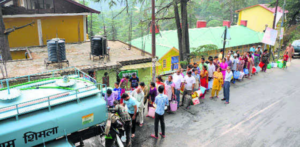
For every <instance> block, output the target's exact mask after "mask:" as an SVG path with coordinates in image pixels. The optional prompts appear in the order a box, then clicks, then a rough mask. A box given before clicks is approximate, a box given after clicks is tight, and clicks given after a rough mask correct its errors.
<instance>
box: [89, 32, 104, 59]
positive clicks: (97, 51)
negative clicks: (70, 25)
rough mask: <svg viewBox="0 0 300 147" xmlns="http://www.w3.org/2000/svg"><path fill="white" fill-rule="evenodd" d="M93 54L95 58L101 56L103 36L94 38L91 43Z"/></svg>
mask: <svg viewBox="0 0 300 147" xmlns="http://www.w3.org/2000/svg"><path fill="white" fill-rule="evenodd" d="M91 53H92V55H95V56H100V55H103V54H102V38H101V36H94V37H92V41H91Z"/></svg>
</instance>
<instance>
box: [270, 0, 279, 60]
mask: <svg viewBox="0 0 300 147" xmlns="http://www.w3.org/2000/svg"><path fill="white" fill-rule="evenodd" d="M277 8H278V0H276V6H275V15H274V20H273V29H274V30H275V26H276V16H277ZM276 38H277V36H276ZM274 48H275V45H274ZM271 52H272V48H271V47H270V51H269V57H270V55H271ZM272 57H273V60H274V56H273V53H272Z"/></svg>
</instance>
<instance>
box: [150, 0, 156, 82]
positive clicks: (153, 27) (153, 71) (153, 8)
mask: <svg viewBox="0 0 300 147" xmlns="http://www.w3.org/2000/svg"><path fill="white" fill-rule="evenodd" d="M151 27H152V62H153V65H152V82H155V72H156V70H155V67H156V66H155V62H156V57H155V56H156V53H155V52H156V49H155V0H152V22H151Z"/></svg>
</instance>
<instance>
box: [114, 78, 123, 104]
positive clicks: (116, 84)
mask: <svg viewBox="0 0 300 147" xmlns="http://www.w3.org/2000/svg"><path fill="white" fill-rule="evenodd" d="M114 91H117V92H118V98H117V100H118V101H119V102H120V99H121V91H122V89H121V88H120V87H119V83H118V82H116V83H115V88H114Z"/></svg>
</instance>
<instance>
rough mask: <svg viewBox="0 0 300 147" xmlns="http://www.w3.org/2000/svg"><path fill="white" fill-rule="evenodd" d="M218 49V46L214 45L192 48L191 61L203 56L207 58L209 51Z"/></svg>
mask: <svg viewBox="0 0 300 147" xmlns="http://www.w3.org/2000/svg"><path fill="white" fill-rule="evenodd" d="M217 49H218V46H216V45H214V44H206V45H201V46H199V47H197V48H192V50H193V51H192V52H191V59H193V58H197V57H201V56H207V55H208V51H213V50H217Z"/></svg>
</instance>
